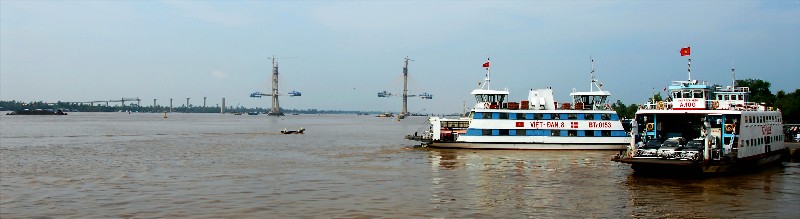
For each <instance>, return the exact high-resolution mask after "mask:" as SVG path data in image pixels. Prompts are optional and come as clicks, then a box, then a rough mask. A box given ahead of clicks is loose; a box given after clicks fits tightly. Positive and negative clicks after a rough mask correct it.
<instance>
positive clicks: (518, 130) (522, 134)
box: [517, 129, 525, 136]
mask: <svg viewBox="0 0 800 219" xmlns="http://www.w3.org/2000/svg"><path fill="white" fill-rule="evenodd" d="M517 136H525V129H517Z"/></svg>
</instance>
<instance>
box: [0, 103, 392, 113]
mask: <svg viewBox="0 0 800 219" xmlns="http://www.w3.org/2000/svg"><path fill="white" fill-rule="evenodd" d="M0 107H2V108H0V110H2V111H16V110H25V109H31V110H34V109H52V110H57V109H61V110H65V111H67V112H128V111H131V112H151V113H161V112H181V113H220V107H218V106H216V107H203V106H193V105H189V107H186V106H185V105H181V106H178V107H173V108H172V110H171V111H170V107H169V106H155V107H154V106H139V105H136V104H128V105H125V106H121V105H109V106H106V105H105V104H97V103H95V104H86V103H70V102H56V103H45V102H42V101H36V102H22V101H15V100H12V101H0ZM281 111H282V112H283V113H288V114H291V113H297V114H379V113H383V112H378V111H356V110H319V109H284V108H281ZM248 112H259V113H266V112H269V109H268V108H261V107H255V108H248V107H241V106H237V107H233V106H231V107H227V108H226V109H225V113H248Z"/></svg>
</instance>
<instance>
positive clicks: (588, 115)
mask: <svg viewBox="0 0 800 219" xmlns="http://www.w3.org/2000/svg"><path fill="white" fill-rule="evenodd" d="M583 119H585V120H593V119H594V116H592V114H589V113H587V114H583Z"/></svg>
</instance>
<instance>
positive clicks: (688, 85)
mask: <svg viewBox="0 0 800 219" xmlns="http://www.w3.org/2000/svg"><path fill="white" fill-rule="evenodd" d="M669 89H670V90H683V89H711V85H708V82H707V81H698V80H692V81H672V84H671V85H669Z"/></svg>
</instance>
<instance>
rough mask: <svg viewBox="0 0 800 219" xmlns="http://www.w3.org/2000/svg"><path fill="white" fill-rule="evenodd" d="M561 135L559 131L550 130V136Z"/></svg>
mask: <svg viewBox="0 0 800 219" xmlns="http://www.w3.org/2000/svg"><path fill="white" fill-rule="evenodd" d="M559 134H561V132H559V131H558V130H550V136H558V135H559Z"/></svg>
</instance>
